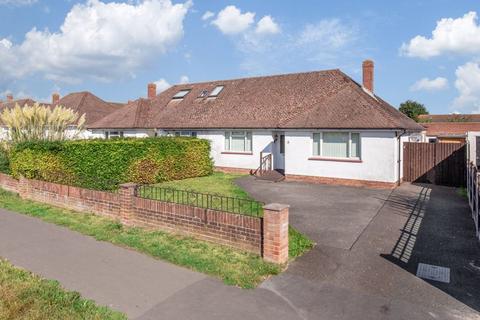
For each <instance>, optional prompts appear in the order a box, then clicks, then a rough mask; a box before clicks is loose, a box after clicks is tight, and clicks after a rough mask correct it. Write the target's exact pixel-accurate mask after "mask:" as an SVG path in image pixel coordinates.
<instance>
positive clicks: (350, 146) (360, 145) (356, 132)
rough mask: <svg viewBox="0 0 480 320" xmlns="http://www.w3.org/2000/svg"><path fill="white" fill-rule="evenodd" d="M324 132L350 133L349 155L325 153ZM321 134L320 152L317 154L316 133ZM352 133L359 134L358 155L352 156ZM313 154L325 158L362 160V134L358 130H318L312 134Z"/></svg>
mask: <svg viewBox="0 0 480 320" xmlns="http://www.w3.org/2000/svg"><path fill="white" fill-rule="evenodd" d="M324 132H333V133H348V147H347V150H348V155H347V157H328V156H324V155H323V133H324ZM316 134H320V141H319V144H318V148H319V150H318V154H316V150H315V148H314V146H315V135H316ZM352 134H358V156H357V157H352V156H351V155H352ZM311 150H312V155H313V157H315V158H324V159H348V160H361V159H362V134H361V133H360V132H358V131H348V132H347V131H318V132H314V133H313V134H312V148H311Z"/></svg>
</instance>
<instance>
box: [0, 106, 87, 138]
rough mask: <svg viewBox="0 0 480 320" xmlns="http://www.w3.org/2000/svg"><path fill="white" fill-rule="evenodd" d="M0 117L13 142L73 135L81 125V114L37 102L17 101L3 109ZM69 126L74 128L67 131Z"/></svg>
mask: <svg viewBox="0 0 480 320" xmlns="http://www.w3.org/2000/svg"><path fill="white" fill-rule="evenodd" d="M0 119H1V120H2V122H3V124H4V125H5V126H6V127H7V128H8V129H9V138H10V140H11V142H13V143H19V142H24V141H39V140H40V141H56V140H65V139H67V138H69V139H74V138H75V137H76V136H77V135H78V134H79V133H80V132H81V131H82V130H83V129H84V126H85V114H83V115H82V116H79V115H78V113H77V112H75V111H73V110H72V109H69V108H65V107H63V106H55V107H54V108H51V107H48V106H44V105H40V104H38V103H35V104H34V105H33V106H29V105H27V104H25V105H24V106H23V107H20V105H19V104H18V103H17V104H16V105H15V107H14V108H9V109H4V110H3V111H2V113H1V114H0ZM70 126H74V127H75V130H71V131H69V130H68V129H69V127H70Z"/></svg>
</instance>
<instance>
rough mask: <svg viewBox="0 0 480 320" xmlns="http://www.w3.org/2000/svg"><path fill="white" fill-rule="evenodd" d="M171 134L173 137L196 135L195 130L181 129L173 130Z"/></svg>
mask: <svg viewBox="0 0 480 320" xmlns="http://www.w3.org/2000/svg"><path fill="white" fill-rule="evenodd" d="M172 135H173V136H175V137H194V138H196V137H197V132H196V131H189V130H182V131H173V132H172Z"/></svg>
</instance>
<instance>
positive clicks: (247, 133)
mask: <svg viewBox="0 0 480 320" xmlns="http://www.w3.org/2000/svg"><path fill="white" fill-rule="evenodd" d="M234 132H242V134H243V139H244V141H243V143H244V144H243V145H244V146H247V145H248V144H247V141H248V135H249V134H250V150H244V151H239V150H232V133H234ZM227 135H228V148H227V146H226V144H225V141H226V139H227ZM223 140H224V142H223V149H224V151H225V152H235V153H252V150H253V134H252V132H251V131H245V130H232V131H225V136H224V139H223Z"/></svg>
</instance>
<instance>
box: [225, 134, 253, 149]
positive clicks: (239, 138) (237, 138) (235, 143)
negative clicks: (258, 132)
mask: <svg viewBox="0 0 480 320" xmlns="http://www.w3.org/2000/svg"><path fill="white" fill-rule="evenodd" d="M225 151H234V152H251V151H252V133H251V132H247V131H230V132H225Z"/></svg>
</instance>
